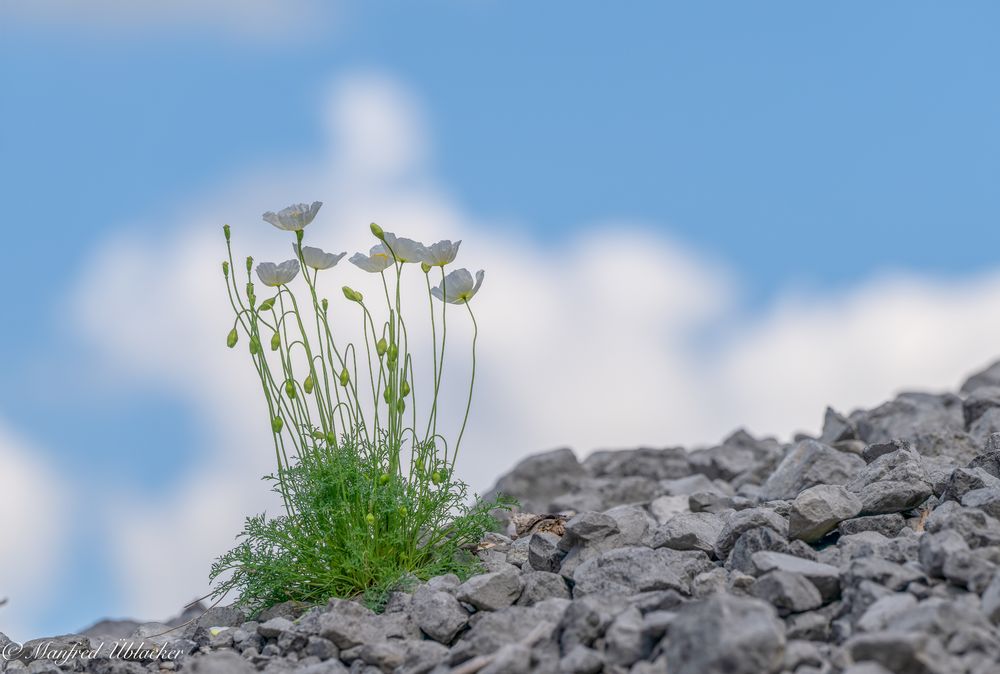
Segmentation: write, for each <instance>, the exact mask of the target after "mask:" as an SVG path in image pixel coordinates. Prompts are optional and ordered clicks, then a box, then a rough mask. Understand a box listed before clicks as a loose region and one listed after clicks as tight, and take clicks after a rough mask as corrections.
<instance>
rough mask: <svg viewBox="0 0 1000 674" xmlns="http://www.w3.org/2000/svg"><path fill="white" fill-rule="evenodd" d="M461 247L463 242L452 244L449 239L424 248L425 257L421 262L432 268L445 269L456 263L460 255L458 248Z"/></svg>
mask: <svg viewBox="0 0 1000 674" xmlns="http://www.w3.org/2000/svg"><path fill="white" fill-rule="evenodd" d="M461 245H462V242H461V241H456V242H455V243H452V242H451V241H448V240H447V239H445V240H444V241H438V242H437V243H432V244H431V245H429V246H426V247H425V248H424V257H423V259H422V260H421V262H424V263H426V264H428V265H430V266H431V267H443V266H445V265H446V264H450V263H452V262H454V261H455V256H456V255H458V247H459V246H461Z"/></svg>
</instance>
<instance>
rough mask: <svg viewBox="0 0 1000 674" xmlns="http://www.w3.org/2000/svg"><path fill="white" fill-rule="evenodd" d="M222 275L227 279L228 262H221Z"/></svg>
mask: <svg viewBox="0 0 1000 674" xmlns="http://www.w3.org/2000/svg"><path fill="white" fill-rule="evenodd" d="M222 275H223V276H225V277H226V278H229V262H227V261H226V260H223V261H222Z"/></svg>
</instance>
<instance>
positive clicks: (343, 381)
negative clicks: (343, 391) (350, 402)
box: [340, 367, 351, 386]
mask: <svg viewBox="0 0 1000 674" xmlns="http://www.w3.org/2000/svg"><path fill="white" fill-rule="evenodd" d="M350 381H351V373H350V372H348V371H347V368H346V367H345V368H344V369H343V370H341V372H340V385H341V386H347V384H348V383H349V382H350Z"/></svg>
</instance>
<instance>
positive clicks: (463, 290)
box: [210, 202, 514, 612]
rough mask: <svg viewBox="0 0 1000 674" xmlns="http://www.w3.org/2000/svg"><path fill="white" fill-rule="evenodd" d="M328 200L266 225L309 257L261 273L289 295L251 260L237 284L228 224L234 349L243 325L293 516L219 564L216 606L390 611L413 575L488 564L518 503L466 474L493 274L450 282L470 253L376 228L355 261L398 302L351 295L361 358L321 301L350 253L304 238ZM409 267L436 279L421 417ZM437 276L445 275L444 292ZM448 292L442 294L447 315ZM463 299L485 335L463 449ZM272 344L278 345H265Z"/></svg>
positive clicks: (252, 535)
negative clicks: (489, 543)
mask: <svg viewBox="0 0 1000 674" xmlns="http://www.w3.org/2000/svg"><path fill="white" fill-rule="evenodd" d="M320 205H321V204H319V202H316V203H314V204H312V205H311V206H309V205H306V204H298V205H296V206H292V207H289V208H287V209H285V210H283V211H281V212H280V213H276V214H275V213H266V214H265V215H264V219H265V220H266V221H268V222H271V223H272V224H274V225H275V226H276V227H278V228H279V229H285V230H288V231H292V232H294V237H295V242H294V244H293V245H294V250H295V253H296V258H295V259H293V260H288V261H286V262H283V263H281V264H273V263H268V262H264V263H261V264H259V265H258V266H257V275H258V277H259V280H260V281H261V282H262V283H263V284H264V285H265V286H268V287H270V288H273V289H275V294H274V295H273V296H271V297H265V298H263V299H261V298H258V296H257V294H256V290H255V287H254V282H253V277H252V274H251V271H252V269H253V261H252V258H247V264H246V268H247V277H248V280H247V282H246V283H245V284H241V283H240V282H239V281H237V279H236V274H235V273H233V274H230V271H231V270H235V269H237V266H236V265H235V264H233V257H232V249H231V235H230V231H229V228H228V226H227V227H226V228H225V235H226V246H227V249H228V251H229V255H228V259H227V260H226V262H224V263H223V265H222V267H223V276H224V278H225V281H226V289H227V292H228V295H229V300H230V304H231V306H232V308H233V311H234V313H235V314H236V319H235V322H234V326H233V329H232V331H231V332H230V334H229V336H228V337H227V340H226V344H227V346H229V347H230V348H233V347H235V346H236V344H237V343H238V342H239V341H240V340H239V339H238V332H239V331H242V332H243V333H244V334H245V335H246V336H247V341H246V343H247V344H248V345H249V346H248V352H249V355H250V358H251V360H252V362H253V365H254V369H255V371H256V373H257V375H258V378H259V379H260V384H261V389H262V392H263V394H264V401H265V402H266V405H267V410H268V415H267V418H266V420H265V421H266V423H262V424H261V428H262V429H264V428H268V429H269V430H270V431H271V434H272V438H273V441H274V452H275V460H276V464H277V471H276V472H275V473H274V474H273V475H269V476H267V477H266V479H267V480H269V481H270V482H271V483H272V488H273V490H274V491H275V492H277V493H278V494H280V496H281V499H282V503H283V512H282V513H281V514H279V515H276V516H273V517H270V518H268V517H267V516H266V515H263V514H261V515H256V516H254V517H250V518H248V519H247V520H246V523H245V525H244V529H243V531H242V533H241V534H240V535H239V536H238V537H237V545H236V547H235V548H233V549H232V550H230V551H229V552H228V553H227V554H225V555H223V556H222V557H221V558H219V559H218V560H217V561H216V563H215V564H214V565H213V566H212V570H211V574H210V578H211V581H212V582H213V583H215V587H214V596H216V597H221V596H224V595H226V594H228V593H230V592H233V591H235V592H238V593H239V598H238V600H237V601H238V602H239V603H240V604H242V605H243V606H245V607H247V608H248V609H250V610H251V611H254V612H256V611H259V610H261V609H264V608H267V607H268V606H271V605H273V604H276V603H279V602H282V601H288V600H298V601H304V602H310V603H322V602H325V601H326V600H328V599H329V598H330V597H341V598H346V597H358V596H364V597H365V600H366V602H367V603H369V604H370V605H372V606H373V607H378V606H379V605H380V604H381V602H383V601H384V598H385V597H386V596H387V595H388V592H389V591H391V590H392V589H393V588H396V587H400V586H403V585H405V584H407V583H409V582H413V581H414V580H420V579H426V578H429V577H431V576H434V575H439V574H443V573H455V574H457V575H459V576H460V577H466V576H468V575H470V574H471V573H473V572H474V571H476V570H478V564H477V561H476V558H475V557H474V555H473V554H471V552H470V550H471V549H472V548H473V547H474V546H475V545H476V544H478V543H479V542H480V541H481V540H482V537H483V535H484V534H485V533H486V532H487V531H491V530H493V529H494V528H495V527H496V520H495V519H494V518H493V516H492V515H491V512H492V511H494V510H496V509H509V508H510V507H512V506H513V505H514V503H513V502H512V501H510V500H508V499H505V498H503V497H501V498H498V499H497V500H495V501H490V502H485V501H482V500H481V499H479V497H478V496H474V497H472V498H471V499H470V498H469V494H468V488H467V485H466V484H465V483H464V482H462V481H461V480H458V479H457V478H456V477H455V476H454V466H455V461H456V458H457V455H458V449H459V446H460V445H461V441H462V436H463V434H464V431H465V427H466V423H467V422H468V417H469V409H470V406H471V402H472V393H473V389H474V383H475V371H476V370H475V354H476V341H477V339H478V326H477V324H476V320H475V316H474V315H473V313H472V309H471V307H470V306H469V300H470V299H471V298H472V297H473V296H474V295H475V294H476V292H477V291H478V290H479V286H480V284H481V283H482V279H483V272H479V273H478V274H477V275H476V277H475V279H474V278H473V276H472V275H471V274H470V273H469V272H468V271H467V270H464V269H460V270H457V271H453V272H451V273H449V274H447V275H445V272H444V266H445V265H446V264H449V263H450V262H451V261H452V260H454V257H455V255H456V254H457V252H458V245H459V244H458V243H455V244H453V243H452V242H450V241H441V242H438V243H436V244H434V245H433V246H429V247H425V246H423V245H422V244H420V243H418V242H415V241H411V240H409V239H403V238H397V237H396V236H395V235H393V234H391V233H386V232H384V231H383V230H382V229H381V228H378V227H377V226H374V225H373V226H372V232H373V233H374V234H375V235H376V237H377V238H378V239H379V241H380V242H381V243H379V244H377V245H376V246H375V247H373V248H372V251H371V253H370V255H368V256H365V255H361V254H358V255H355V256H354V257H352V258H351V262H353V263H354V264H355V265H356V266H358V267H359V268H361V269H362V270H364V271H367V272H369V273H370V274H371V276H373V277H379V276H380V277H381V278H380V279H378V280H379V281H380V282H381V284H380V286H378V288H377V291H376V292H374V293H370V295H369V296H374V297H376V298H380V297H382V296H384V299H385V309H386V316H385V318H384V320H381V321H377V320H376V318H375V317H374V316H373V314H372V311H371V309H370V307H369V306H368V304H367V303H366V301H365V295H364V294H362V293H361V292H358V291H356V290H354V289H352V288H350V287H348V286H342V287H341V290H342V295H343V298H344V300H342V301H346V302H347V303H348V305H349V307H348V309H349V310H350V311H354V312H359V313H358V314H356V316H357V319H359V321H360V323H361V327H362V331H363V335H364V338H363V346H361V347H360V348H359V347H358V346H356V345H355V344H354V343H350V342H349V343H347V344H346V345H345V344H338V338H337V331H336V330H335V328H334V326H333V324H332V321H331V315H333V314H334V313H336V312H335V311H334V309H333V307H332V306H331V302H330V300H329V299H327V298H325V297H323V298H322V299H321V297H320V290H319V285H318V278H319V274H320V271H322V270H327V269H331V268H332V267H334V266H335V265H336V264H337V262H338V261H339V259H340V257H342V256H343V254H341V255H340V256H337V255H330V254H329V253H325V252H323V251H322V250H321V249H318V248H313V247H307V246H303V245H302V240H303V231H302V230H303V229H304V228H305V226H307V225H308V224H309V223H310V222H311V221H312V219H313V217H315V215H316V212H317V211H318V210H319V207H320ZM459 243H460V242H459ZM406 263H420V264H419V266H418V265H416V264H410V268H411V269H414V271H415V270H416V269H420V270H421V271H422V275H423V276H424V277H425V278H424V282H423V284H422V285H425V286H426V290H427V298H428V306H429V316H430V321H429V326H430V333H431V345H432V349H431V350H430V351H431V353H430V354H429V355H431V357H432V359H433V375H432V378H431V381H430V382H427V384H428V385H427V387H426V389H425V390H426V391H427V392H428V397H427V398H426V400H428V401H429V402H428V403H425V408H424V409H423V410H422V414H418V406H417V404H416V402H415V397H416V392H415V391H414V389H416V388H418V386H417V384H418V383H419V382H416V381H414V367H413V361H414V357H415V355H416V354H414V353H413V352H412V349H411V341H410V332H409V330H408V328H407V324H406V322H405V321H404V318H403V306H402V305H403V303H402V294H401V292H400V286H401V284H402V282H403V281H402V279H403V274H404V266H405V265H406ZM300 270H301V271H302V274H301V278H302V279H303V280H304V281H305V285H306V290H307V293H306V294H305V295H304V298H303V297H300V298H298V299H297V298H296V295H295V293H293V292H292V290H291V289H290V288H289V284H290V283H291V282H292V281H293V280H294V279H295V278H296V277H298V276H299V272H300ZM435 270H437V271H439V272H440V278H441V281H440V284H439V285H438V286H437V287H433V288H432V287H431V279H430V274H431V272H432V271H435ZM337 285H341V284H340V283H339V282H338V284H337ZM241 291H242V292H241ZM434 298H437V299H438V300H440V303H439V305H437V308H436V306H435V303H434ZM258 300H260V301H258ZM300 300H301V304H300ZM449 304H452V305H461V306H462V308H464V309H465V311H466V312H467V313H468V317H469V319H470V320H471V322H472V326H473V340H472V349H471V355H472V378H471V381H470V382H469V384H468V400H467V402H466V405H465V417H464V418H463V420H462V424H461V428H460V430H459V431H458V434H457V440H456V442H455V443H454V447H452V448H451V450H450V451H449V445H448V443H447V441H446V440H445V438H444V436H443V435H442V433H440V432H438V421H439V420H438V398H439V393H440V391H441V382H442V371H443V369H444V363H445V346H446V340H447V316H446V310H447V307H448V305H449ZM350 307H353V308H350ZM359 310H360V311H359ZM338 315H339V314H338ZM439 323H440V327H441V329H440V333H439V331H438V329H437V326H438V324H439ZM307 326H310V327H308V328H307ZM411 329H412V326H411ZM265 343H266V344H268V345H269V347H270V348H269V349H264V348H262V344H265ZM361 354H364V355H367V363H366V362H364V359H363V358H362V364H361V366H360V367H359V364H358V360H359V355H361Z"/></svg>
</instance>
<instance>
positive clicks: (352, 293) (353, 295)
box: [343, 286, 364, 302]
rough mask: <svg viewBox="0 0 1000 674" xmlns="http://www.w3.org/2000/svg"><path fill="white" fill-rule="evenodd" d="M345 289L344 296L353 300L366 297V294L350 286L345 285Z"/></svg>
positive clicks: (357, 300) (358, 300) (356, 300)
mask: <svg viewBox="0 0 1000 674" xmlns="http://www.w3.org/2000/svg"><path fill="white" fill-rule="evenodd" d="M343 290H344V297H346V298H347V299H349V300H350V301H352V302H360V301H361V300H362V299H364V296H363V295H362V294H361V293H359V292H358V291H357V290H353V289H352V288H350V287H348V286H344V288H343Z"/></svg>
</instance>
